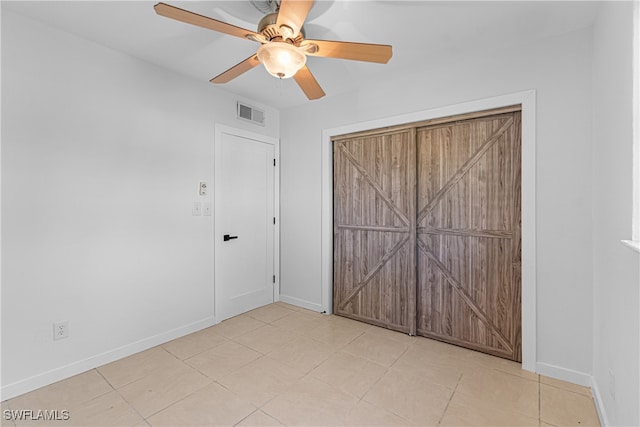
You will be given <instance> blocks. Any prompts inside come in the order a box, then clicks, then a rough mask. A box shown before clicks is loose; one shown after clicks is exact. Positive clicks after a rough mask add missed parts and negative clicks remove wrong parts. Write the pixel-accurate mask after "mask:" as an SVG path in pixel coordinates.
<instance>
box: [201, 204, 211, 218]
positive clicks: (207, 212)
mask: <svg viewBox="0 0 640 427" xmlns="http://www.w3.org/2000/svg"><path fill="white" fill-rule="evenodd" d="M202 215H204V216H211V203H203V204H202Z"/></svg>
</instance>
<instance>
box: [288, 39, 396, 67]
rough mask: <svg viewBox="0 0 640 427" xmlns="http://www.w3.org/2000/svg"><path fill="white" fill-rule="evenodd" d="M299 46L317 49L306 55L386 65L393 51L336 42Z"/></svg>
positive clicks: (311, 41) (312, 41) (372, 45)
mask: <svg viewBox="0 0 640 427" xmlns="http://www.w3.org/2000/svg"><path fill="white" fill-rule="evenodd" d="M300 45H301V46H308V45H316V46H317V49H316V51H315V52H314V51H313V50H311V51H309V50H307V55H311V56H324V57H329V58H341V59H352V60H355V61H366V62H378V63H380V64H386V63H387V62H389V59H391V55H393V51H392V48H391V46H389V45H387V44H369V43H353V42H337V41H330V40H304V41H303V42H302V43H301V44H300Z"/></svg>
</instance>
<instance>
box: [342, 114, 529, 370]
mask: <svg viewBox="0 0 640 427" xmlns="http://www.w3.org/2000/svg"><path fill="white" fill-rule="evenodd" d="M520 108H521V107H520V106H519V105H517V106H512V107H505V108H500V109H494V110H489V111H482V112H476V113H470V114H465V115H461V116H455V117H447V118H442V119H434V120H428V121H424V122H420V123H412V124H407V125H403V126H394V127H389V128H384V129H378V130H372V131H366V132H358V133H353V134H348V135H341V136H335V137H333V138H332V143H333V161H334V164H333V184H334V185H333V196H334V200H333V207H334V216H333V224H334V230H333V231H334V241H333V253H334V259H333V272H334V274H333V311H334V313H336V314H339V315H343V316H346V317H350V318H354V319H357V320H362V321H365V322H368V323H371V324H375V325H378V326H383V327H387V328H390V329H394V330H398V331H402V332H406V333H409V334H412V335H415V334H417V335H421V336H426V337H430V338H435V339H439V340H443V341H447V342H450V343H452V344H456V345H461V346H464V347H468V348H472V349H476V350H479V351H483V352H486V353H489V354H493V355H496V356H500V357H504V358H508V359H511V360H516V361H521V357H522V356H521V352H522V350H521V313H520V311H521V232H520V215H521V190H520V182H521V159H520V156H521V154H520V153H521V120H520V117H521V115H520Z"/></svg>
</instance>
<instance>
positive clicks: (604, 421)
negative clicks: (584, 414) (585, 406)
mask: <svg viewBox="0 0 640 427" xmlns="http://www.w3.org/2000/svg"><path fill="white" fill-rule="evenodd" d="M591 394H592V395H593V402H594V403H595V405H596V411H597V412H598V418H600V425H601V426H602V427H607V426H609V425H610V424H609V419H608V418H607V412H606V411H605V409H604V402H603V401H602V395H601V394H600V389H599V388H598V383H597V382H596V380H595V378H593V377H591Z"/></svg>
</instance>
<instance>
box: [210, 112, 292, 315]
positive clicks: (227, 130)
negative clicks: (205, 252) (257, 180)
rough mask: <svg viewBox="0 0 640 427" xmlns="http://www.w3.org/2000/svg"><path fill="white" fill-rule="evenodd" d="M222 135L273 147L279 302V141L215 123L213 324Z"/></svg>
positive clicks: (276, 292)
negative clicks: (217, 168) (219, 154)
mask: <svg viewBox="0 0 640 427" xmlns="http://www.w3.org/2000/svg"><path fill="white" fill-rule="evenodd" d="M224 134H228V135H233V136H236V137H240V138H245V139H252V140H254V141H258V142H261V143H264V144H269V145H272V146H273V156H274V158H275V161H276V164H275V167H274V171H273V215H274V216H275V218H276V221H275V224H274V229H273V274H275V276H276V280H275V283H274V284H273V301H274V302H275V301H280V140H279V139H278V138H273V137H270V136H267V135H262V134H259V133H255V132H251V131H247V130H244V129H238V128H234V127H231V126H227V125H223V124H219V123H216V124H215V132H214V140H213V206H212V207H211V209H212V218H213V239H212V242H211V244H212V245H213V271H212V277H213V286H212V288H211V290H212V293H211V298H212V300H213V318H214V322H215V323H219V322H220V321H221V319H220V318H219V314H220V313H219V310H218V309H217V304H216V270H215V269H216V262H217V257H216V236H218V235H219V234H222V230H218V229H217V227H218V224H216V220H215V218H216V215H215V212H216V209H217V206H218V203H219V201H220V200H219V197H220V196H219V194H220V192H218V182H217V180H216V165H217V159H218V153H219V152H220V149H221V148H222V146H221V144H222V136H223V135H224Z"/></svg>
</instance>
